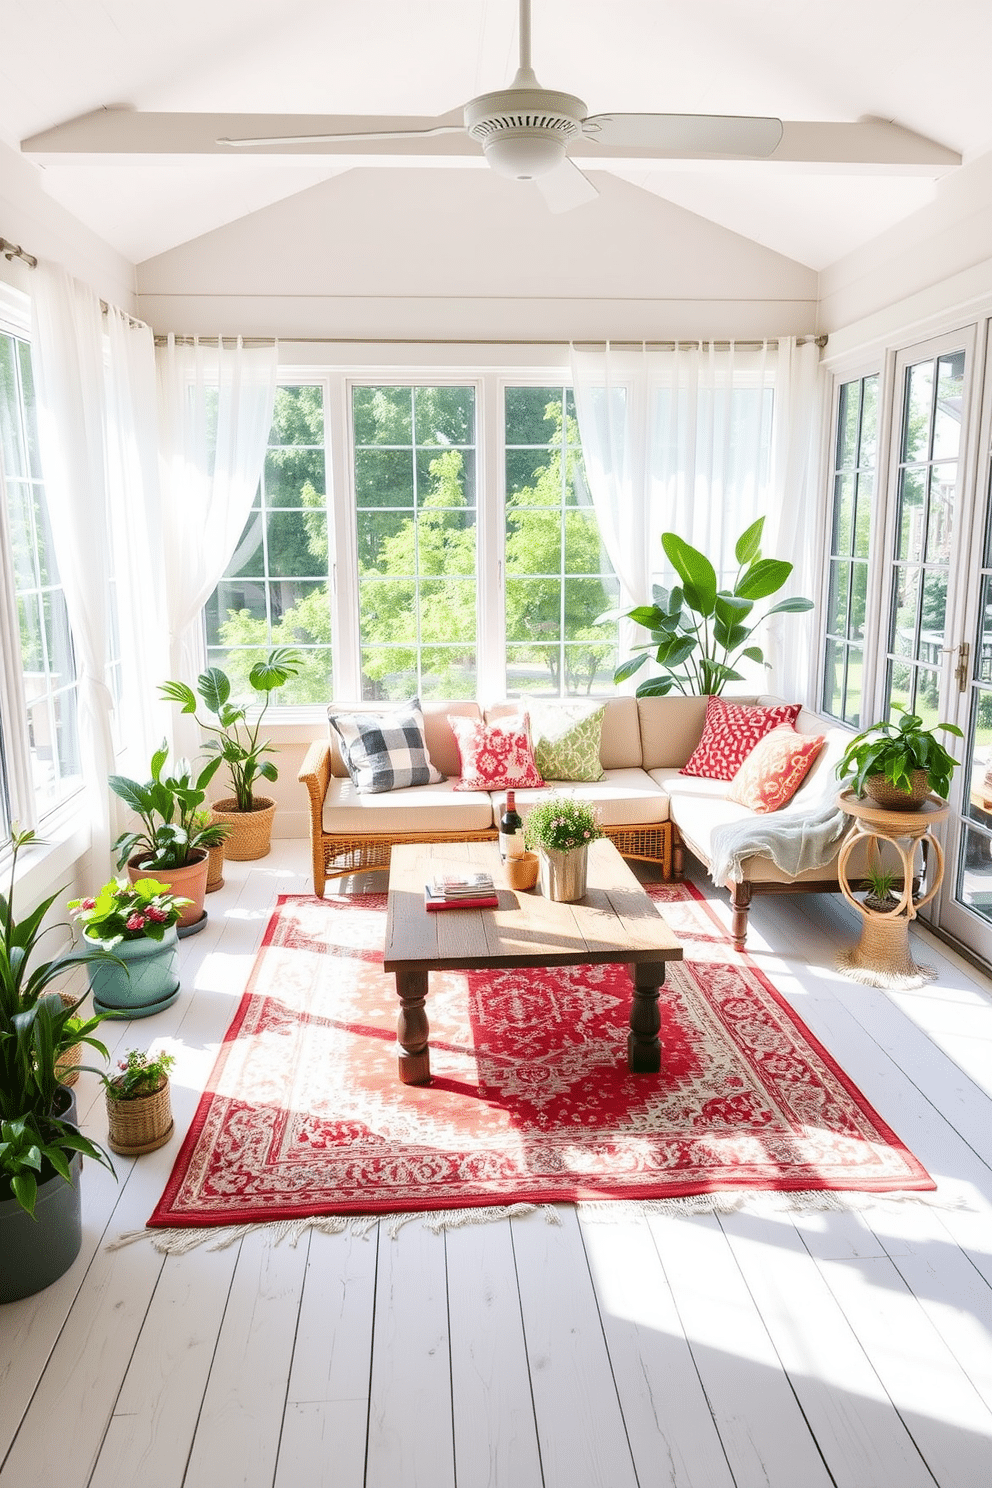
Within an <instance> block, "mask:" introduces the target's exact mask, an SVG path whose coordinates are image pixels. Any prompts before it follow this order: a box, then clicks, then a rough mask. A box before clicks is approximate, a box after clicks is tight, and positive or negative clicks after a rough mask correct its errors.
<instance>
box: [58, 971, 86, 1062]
mask: <svg viewBox="0 0 992 1488" xmlns="http://www.w3.org/2000/svg"><path fill="white" fill-rule="evenodd" d="M59 996H60V997H61V999H62V1006H63V1007H73V1006H74V1005H75V1004H76V1003H77V1002H78V1001H79V999H78V997H73V996H72V994H71V993H70V992H60V993H59ZM82 1057H83V1046H82V1044H72V1045H70V1047H69V1048H68V1049H65V1050H63V1052H62V1053H61V1054H60V1055H59V1057H58V1059H56V1061H55V1078H56V1079H57V1080H58V1082H59V1084H60V1085H75V1083H76V1081H77V1080H78V1079H79V1071H78V1069H74V1068H73V1065H77V1064H78V1063H79V1061H80V1059H81V1058H82ZM67 1071H68V1073H66V1072H67Z"/></svg>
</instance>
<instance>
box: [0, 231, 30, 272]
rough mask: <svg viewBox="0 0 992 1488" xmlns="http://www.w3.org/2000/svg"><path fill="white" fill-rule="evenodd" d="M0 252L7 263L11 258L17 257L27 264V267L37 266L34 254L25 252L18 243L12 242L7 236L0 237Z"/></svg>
mask: <svg viewBox="0 0 992 1488" xmlns="http://www.w3.org/2000/svg"><path fill="white" fill-rule="evenodd" d="M0 253H2V254H3V256H4V258H5V259H6V260H7V262H8V263H9V262H10V260H11V259H12V258H19V259H20V260H21V262H22V263H26V264H27V266H28V268H29V269H36V268H37V267H38V260H37V259H36V258H35V256H34V254H33V253H25V251H24V249H23V248H22V247H21V245H20V243H12V242H11V241H10V239H9V238H0Z"/></svg>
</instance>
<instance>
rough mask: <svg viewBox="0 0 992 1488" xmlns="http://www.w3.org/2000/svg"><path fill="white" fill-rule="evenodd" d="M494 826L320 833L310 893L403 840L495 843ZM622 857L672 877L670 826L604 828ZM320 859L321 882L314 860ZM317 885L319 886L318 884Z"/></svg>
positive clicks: (382, 860) (380, 859)
mask: <svg viewBox="0 0 992 1488" xmlns="http://www.w3.org/2000/svg"><path fill="white" fill-rule="evenodd" d="M496 835H497V834H496V828H495V827H491V828H490V829H489V830H488V831H484V832H441V833H436V834H430V835H427V834H425V833H423V832H393V833H389V834H388V835H383V836H381V837H334V836H330V835H328V834H326V833H322V834H321V838H320V842H319V846H318V845H316V844H315V848H316V849H317V850H315V852H314V892H315V893H317V894H321V893H323V890H324V883H326V881H327V880H328V879H330V878H344V877H345V875H346V874H349V873H369V872H371V871H373V870H374V869H376V868H388V867H389V853H390V849H391V848H393V847H399V846H400V845H401V844H402V843H407V842H495V841H496ZM603 836H604V837H608V838H609V840H610V841H611V842H612V843H613V845H614V847H615V848H616V850H617V852H618V853H619V854H620V856H621V857H622V858H635V859H637V861H638V862H642V863H657V864H658V866H659V867H660V869H661V873H662V877H663V878H671V876H672V829H671V826H670V824H669V823H668V822H659V823H658V824H657V825H656V826H651V827H604V829H603ZM318 856H319V857H320V858H321V862H322V868H323V875H322V877H323V881H321V874H320V873H319V872H318V870H317V863H316V860H317V858H318ZM318 884H319V887H318Z"/></svg>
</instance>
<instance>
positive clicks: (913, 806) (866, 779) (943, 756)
mask: <svg viewBox="0 0 992 1488" xmlns="http://www.w3.org/2000/svg"><path fill="white" fill-rule="evenodd" d="M892 706H893V708H895V709H896V710H897V712H899V713H901V714H902V717H901V718H900V719H899V721H898V723H897V722H896V721H895V720H888V721H886V722H884V723H873V724H872V725H871V727H870V728H867V729H865V730H864V731H863V732H862V733H860V734H857V735H856V736H855V738H853V739H852V740H851V742H850V744H849V745H848V746H847V749H846V750H845V752H844V756H843V758H842V759H841V760H840V763H839V764H838V766H837V774H838V776H839V777H840V779H841V780H846V779H849V780H850V788H851V790H853V791H854V792H855V793H856V794H857V795H859V796H865V795H866V796H868V797H870V799H871V800H873V801H874V802H875V803H876V805H878V806H881V807H883V808H885V809H894V810H910V811H912V810H917V809H918V808H919V807H920V806H921V805H922V804H923V802H924V801H925V800H926V798H927V795H928V794H929V793H930V792H931V791H932V792H933V794H934V795H936V796H939V797H940V799H941V800H942V801H943V800H946V799H947V795H948V792H949V791H950V788H951V776H952V774H953V773H954V770H955V768H956V767H957V765H958V761H957V760H956V759H955V758H954V757H953V755H951V754H949V753H948V751H947V750H946V749H945V748H944V746H943V744H941V742H940V740H939V739H938V738H937V737H936V734H935V730H936V729H942V730H943V731H944V732H945V733H948V734H954V735H955V736H956V737H957V738H959V739H963V738H964V735H963V734H962V732H961V730H960V729H959V728H958V727H957V725H956V724H953V723H935V724H934V725H933V727H932V728H925V727H924V725H923V719H922V718H921V717H920V716H919V714H918V713H909V712H907V711H906V709H905V708H903V707H902V706H901V705H900V704H899V703H893V705H892Z"/></svg>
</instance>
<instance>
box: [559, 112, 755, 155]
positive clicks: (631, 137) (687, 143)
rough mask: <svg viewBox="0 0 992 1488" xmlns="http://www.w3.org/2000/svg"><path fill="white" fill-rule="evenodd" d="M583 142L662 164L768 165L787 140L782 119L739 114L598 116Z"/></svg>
mask: <svg viewBox="0 0 992 1488" xmlns="http://www.w3.org/2000/svg"><path fill="white" fill-rule="evenodd" d="M582 134H583V138H584V139H587V140H590V141H592V142H593V143H596V144H601V145H609V146H611V147H612V148H617V147H620V148H622V147H624V146H630V147H631V148H634V147H639V148H642V149H653V150H657V152H658V155H659V156H660V157H662V158H664V157H665V156H671V157H672V158H673V159H683V160H684V159H692V158H693V157H694V156H696V155H703V156H705V155H715V156H726V157H730V158H732V157H734V156H741V157H743V158H745V159H759V160H762V159H765V158H766V157H767V156H769V155H771V154H772V153H773V151H774V150H775V148H776V146H777V145H778V143H779V141H780V140H781V138H782V121H781V119H766V118H751V117H747V116H744V115H733V114H594V115H593V116H592V117H591V118H589V119H586V120H584V121H583V124H582Z"/></svg>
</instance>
